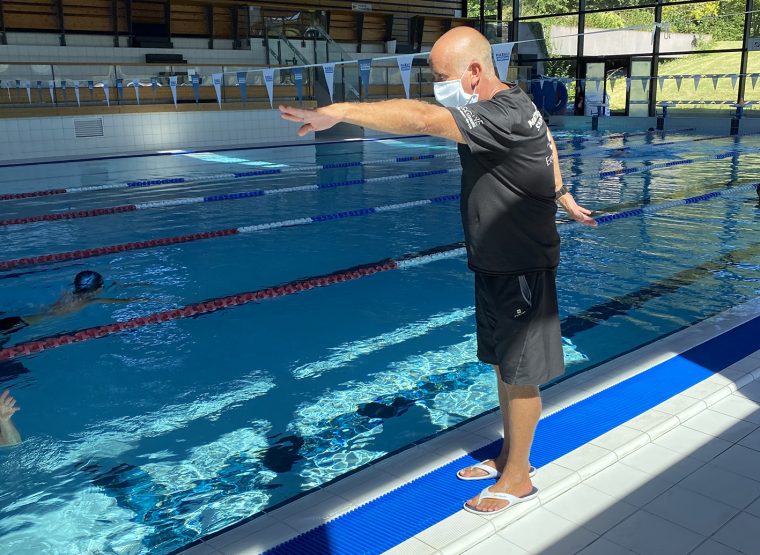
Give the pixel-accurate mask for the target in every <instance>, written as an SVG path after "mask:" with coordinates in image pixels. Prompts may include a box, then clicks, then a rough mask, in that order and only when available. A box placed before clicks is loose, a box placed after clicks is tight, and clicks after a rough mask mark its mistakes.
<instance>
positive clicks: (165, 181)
mask: <svg viewBox="0 0 760 555" xmlns="http://www.w3.org/2000/svg"><path fill="white" fill-rule="evenodd" d="M690 130H691V129H685V130H683V131H690ZM669 133H671V134H672V133H673V132H672V131H671V132H669ZM647 134H650V132H649V131H644V132H640V133H628V134H626V133H623V134H620V135H614V136H612V135H611V136H609V137H608V138H622V137H625V136H636V135H647ZM732 136H733V135H726V136H718V137H711V138H713V139H721V138H727V137H732ZM584 140H585V139H584ZM589 140H590V139H589ZM699 140H703V139H700V138H697V139H688V140H684V141H671V142H668V143H655V144H653V145H641V146H647V147H653V146H658V145H667V144H673V143H688V142H692V141H699ZM573 141H576V139H565V140H562V139H560V140H557V141H555V142H556V143H557V144H564V143H567V142H573ZM601 142H602V141H600V144H601ZM626 148H632V147H622V148H614V149H610V150H623V149H626ZM582 155H583V153H571V154H565V155H561V156H560V158H575V157H578V156H582ZM436 158H437V159H447V158H452V159H453V158H458V155H457V154H456V153H454V152H452V153H445V154H421V155H417V156H396V157H394V158H386V159H383V160H368V161H357V162H329V163H326V164H316V165H309V166H298V167H287V168H265V169H260V170H250V171H244V172H230V173H220V174H212V175H204V176H195V177H193V176H173V177H163V178H146V179H137V180H132V181H126V182H122V183H111V184H104V185H90V186H87V187H62V188H57V189H45V190H38V191H28V192H25V193H7V194H2V195H0V201H3V200H19V199H25V198H32V197H42V196H52V195H62V194H67V193H85V192H92V191H105V190H112V189H125V188H144V187H154V186H159V185H175V184H193V183H196V184H200V183H215V182H218V181H234V180H236V179H240V178H250V177H261V176H269V175H281V174H288V173H298V172H308V171H320V170H330V169H340V168H351V167H361V166H374V165H382V164H392V163H404V162H415V161H418V160H433V159H436Z"/></svg>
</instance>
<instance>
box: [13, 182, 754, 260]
mask: <svg viewBox="0 0 760 555" xmlns="http://www.w3.org/2000/svg"><path fill="white" fill-rule="evenodd" d="M758 185H760V183H750V184H747V185H740V186H737V187H730V188H727V189H723V190H721V191H713V192H711V193H705V194H703V195H697V196H694V197H689V198H685V199H677V200H671V201H666V202H663V203H661V204H656V205H649V206H645V207H643V208H635V209H632V210H626V211H623V212H618V213H614V214H605V215H602V216H599V217H598V218H596V221H597V223H599V224H605V223H608V222H611V221H615V220H620V219H623V218H630V217H633V216H643V215H645V214H651V213H655V212H659V211H661V210H667V209H669V208H673V207H675V206H679V205H682V204H695V203H698V202H703V201H706V200H711V199H714V198H718V197H731V196H734V195H738V194H740V193H744V192H746V191H750V190H754V189H756V188H757V186H758ZM459 198H460V195H443V196H439V197H434V198H431V199H422V200H416V201H411V202H402V203H398V204H388V205H384V206H377V207H372V208H359V209H356V210H348V211H344V212H336V213H333V214H323V215H318V216H310V217H305V218H294V219H290V220H280V221H277V222H269V223H264V224H257V225H250V226H243V227H237V228H228V229H221V230H215V231H205V232H201V233H195V234H190V235H181V236H177V237H164V238H160V239H149V240H145V241H136V242H131V243H122V244H119V245H110V246H104V247H93V248H88V249H81V250H76V251H67V252H61V253H53V254H44V255H38V256H30V257H24V258H16V259H11V260H0V270H10V269H13V268H18V267H26V266H34V265H37V264H47V263H54V262H60V261H64V260H65V261H68V260H80V259H84V258H92V257H95V256H103V255H107V254H114V253H120V252H125V251H132V250H144V249H150V248H158V247H164V246H169V245H176V244H179V243H188V242H192V241H200V240H203V239H214V238H217V237H227V236H230V235H239V234H242V233H252V232H257V231H264V230H269V229H277V228H282V227H296V226H302V225H310V224H314V223H320V222H328V221H336V220H342V219H346V218H353V217H360V216H369V215H371V214H377V213H382V212H390V211H395V210H404V209H407V208H413V207H418V206H426V205H436V204H443V203H446V202H451V201H455V200H459ZM580 225H582V224H580V223H578V222H563V223H560V224H558V228H559V230H560V231H566V230H569V229H572V228H574V227H577V226H580ZM452 256H453V255H452ZM399 263H400V264H402V265H403V264H407V265H408V266H411V265H417V264H415V263H414V262H413V261H409V262H408V263H407V262H405V261H403V260H401V261H399Z"/></svg>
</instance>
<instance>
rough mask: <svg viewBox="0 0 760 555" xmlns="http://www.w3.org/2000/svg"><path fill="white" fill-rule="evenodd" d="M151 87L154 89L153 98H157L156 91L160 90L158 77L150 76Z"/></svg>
mask: <svg viewBox="0 0 760 555" xmlns="http://www.w3.org/2000/svg"><path fill="white" fill-rule="evenodd" d="M150 88H151V89H153V99H154V100H155V98H156V92H157V91H158V78H157V77H151V78H150Z"/></svg>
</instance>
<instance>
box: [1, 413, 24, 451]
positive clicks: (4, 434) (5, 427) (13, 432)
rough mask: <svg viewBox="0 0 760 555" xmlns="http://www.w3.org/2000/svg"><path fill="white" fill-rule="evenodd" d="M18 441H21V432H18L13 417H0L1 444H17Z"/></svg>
mask: <svg viewBox="0 0 760 555" xmlns="http://www.w3.org/2000/svg"><path fill="white" fill-rule="evenodd" d="M18 443H21V434H19V433H18V430H17V429H16V426H14V425H13V422H12V421H11V419H10V418H9V419H7V420H2V419H0V446H5V445H16V444H18Z"/></svg>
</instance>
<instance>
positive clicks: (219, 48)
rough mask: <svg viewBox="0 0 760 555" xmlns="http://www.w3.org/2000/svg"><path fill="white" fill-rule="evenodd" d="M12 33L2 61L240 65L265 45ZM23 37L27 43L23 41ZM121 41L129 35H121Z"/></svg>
mask: <svg viewBox="0 0 760 555" xmlns="http://www.w3.org/2000/svg"><path fill="white" fill-rule="evenodd" d="M16 34H17V35H19V37H22V38H15V37H13V36H12V35H14V33H9V34H8V35H9V36H8V43H9V44H7V45H4V46H0V63H2V62H28V63H32V62H43V63H44V62H47V63H51V62H80V63H84V62H99V63H104V62H105V63H111V64H118V63H145V54H182V55H183V56H184V57H185V60H187V62H188V63H190V64H229V65H232V64H239V65H253V64H255V63H257V62H255V61H254V60H255V59H256V58H257V56H256V53H257V52H258V50H260V51H261V53H262V54H263V47H262V46H261V44H260V43H258V42H257V41H254V51H253V52H252V51H251V50H248V49H243V50H232V49H231V48H232V41H225V40H216V41H214V49H213V50H209V49H208V40H206V39H183V38H178V39H174V43H175V46H176V48H172V49H166V48H128V47H118V48H117V47H114V46H113V37H108V36H95V35H67V36H66V41H67V44H68V45H69V46H60V45H59V44H58V35H48V34H36V33H35V34H34V35H33V36H29V34H24V33H16ZM24 40H26V41H28V42H24ZM121 44H126V38H125V37H121Z"/></svg>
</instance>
